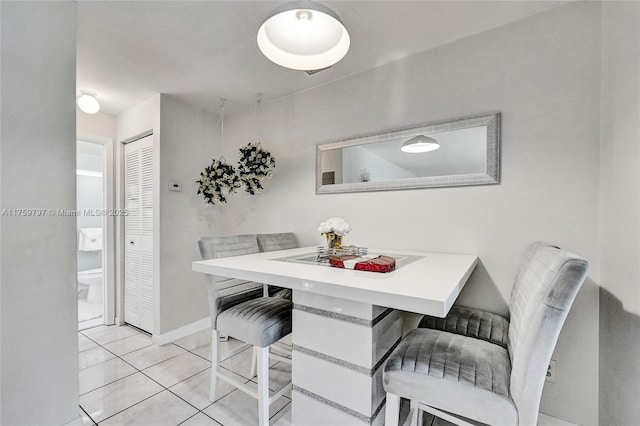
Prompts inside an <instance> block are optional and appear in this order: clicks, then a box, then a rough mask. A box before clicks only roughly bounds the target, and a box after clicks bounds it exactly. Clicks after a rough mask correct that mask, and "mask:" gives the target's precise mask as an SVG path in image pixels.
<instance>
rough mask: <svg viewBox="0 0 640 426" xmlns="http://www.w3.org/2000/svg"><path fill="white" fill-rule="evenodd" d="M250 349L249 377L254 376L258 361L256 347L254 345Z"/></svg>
mask: <svg viewBox="0 0 640 426" xmlns="http://www.w3.org/2000/svg"><path fill="white" fill-rule="evenodd" d="M251 351H252V353H251V377H255V376H256V374H257V372H256V366H257V363H258V347H257V346H254V347H253V348H252V349H251Z"/></svg>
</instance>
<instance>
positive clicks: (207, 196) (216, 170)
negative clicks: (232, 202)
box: [196, 158, 240, 204]
mask: <svg viewBox="0 0 640 426" xmlns="http://www.w3.org/2000/svg"><path fill="white" fill-rule="evenodd" d="M196 183H197V184H198V194H203V196H204V201H205V202H206V203H209V204H220V203H226V202H227V196H228V195H230V194H233V193H234V192H236V191H237V190H238V188H240V178H239V177H238V175H237V173H236V171H235V169H234V168H233V166H231V165H229V164H227V163H226V162H225V161H224V160H223V159H220V160H216V159H215V158H214V159H213V161H211V165H210V166H208V167H206V168H205V169H204V170H203V171H202V172H201V173H200V179H199V180H197V181H196Z"/></svg>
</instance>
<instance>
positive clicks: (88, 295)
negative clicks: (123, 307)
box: [76, 138, 115, 330]
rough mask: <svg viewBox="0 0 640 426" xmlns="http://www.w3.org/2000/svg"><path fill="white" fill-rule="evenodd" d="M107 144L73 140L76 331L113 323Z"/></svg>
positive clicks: (109, 185)
mask: <svg viewBox="0 0 640 426" xmlns="http://www.w3.org/2000/svg"><path fill="white" fill-rule="evenodd" d="M110 147H111V141H106V140H97V139H96V140H91V139H90V138H82V139H80V138H79V139H78V140H77V141H76V212H77V225H76V228H77V230H76V232H77V241H78V251H77V258H78V268H77V272H78V329H79V330H84V329H87V328H90V327H95V326H97V325H102V324H107V325H108V324H113V323H114V317H115V315H114V300H113V297H112V294H113V292H112V291H110V284H111V283H112V281H113V277H112V276H111V275H112V273H111V270H112V268H111V265H112V264H113V263H112V262H113V256H112V255H111V256H110V255H109V253H110V249H111V247H113V246H112V243H113V241H112V239H111V238H110V234H111V230H112V218H111V217H110V216H109V209H110V207H111V204H112V203H111V202H110V201H109V195H110V193H111V191H110V189H111V182H110V178H111V173H110V172H109V167H110V166H111V165H110V160H111V156H110V155H108V153H109V151H108V149H109V148H110Z"/></svg>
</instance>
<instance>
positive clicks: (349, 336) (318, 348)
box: [193, 247, 478, 426]
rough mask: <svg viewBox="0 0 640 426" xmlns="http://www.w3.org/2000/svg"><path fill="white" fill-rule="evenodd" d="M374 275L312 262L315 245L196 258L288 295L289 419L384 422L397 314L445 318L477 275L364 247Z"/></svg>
mask: <svg viewBox="0 0 640 426" xmlns="http://www.w3.org/2000/svg"><path fill="white" fill-rule="evenodd" d="M369 254H384V255H388V256H391V257H393V258H395V259H396V269H395V270H394V271H393V272H388V273H377V272H368V271H357V270H351V269H342V268H335V267H331V266H328V265H327V264H324V263H318V262H317V260H316V259H317V253H316V247H304V248H298V249H291V250H282V251H273V252H266V253H256V254H250V255H244V256H235V257H226V258H221V259H211V260H202V261H197V262H193V270H194V271H197V272H202V273H205V274H211V275H218V276H224V277H230V278H239V279H245V280H251V281H257V282H261V283H264V284H269V285H276V286H279V287H284V288H289V289H292V290H293V333H292V338H291V340H292V345H293V356H292V361H293V362H292V381H293V391H292V423H293V424H295V425H297V426H298V425H300V426H302V425H349V426H352V425H382V424H384V407H385V393H384V389H383V387H382V365H383V363H384V361H385V360H386V359H387V357H388V356H389V355H390V354H391V352H392V351H393V349H394V348H395V347H396V346H397V345H398V343H399V342H400V339H401V338H402V315H401V312H400V311H408V312H414V313H419V314H427V315H432V316H438V317H444V316H446V315H447V313H448V312H449V309H450V308H451V306H452V305H453V303H454V301H455V300H456V298H457V297H458V295H459V294H460V292H461V291H462V288H463V287H464V285H465V283H466V282H467V280H468V278H469V276H470V275H471V273H472V272H473V270H474V269H475V267H476V265H477V263H478V258H477V257H476V256H474V255H471V254H458V253H435V252H421V251H406V250H395V249H369Z"/></svg>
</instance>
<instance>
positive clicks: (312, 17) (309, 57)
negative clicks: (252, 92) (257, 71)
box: [258, 0, 351, 71]
mask: <svg viewBox="0 0 640 426" xmlns="http://www.w3.org/2000/svg"><path fill="white" fill-rule="evenodd" d="M350 43H351V39H350V38H349V32H348V31H347V28H346V27H345V26H344V24H343V23H342V21H341V20H340V18H339V17H338V15H336V13H335V12H334V11H333V10H331V9H329V8H328V7H326V6H323V5H321V4H318V3H313V2H311V1H309V0H300V1H294V2H291V3H286V4H284V5H282V6H280V7H278V8H276V9H275V10H274V11H273V12H271V14H270V15H269V17H268V18H267V19H266V20H265V21H264V22H263V23H262V25H261V26H260V29H259V30H258V47H259V48H260V50H261V51H262V53H263V54H264V55H265V56H266V57H267V58H269V60H271V61H272V62H275V63H276V64H278V65H280V66H283V67H285V68H290V69H294V70H301V71H313V70H319V69H322V68H328V67H330V66H331V65H333V64H335V63H336V62H338V61H340V60H341V59H342V58H344V56H345V55H346V54H347V51H348V50H349V45H350Z"/></svg>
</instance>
